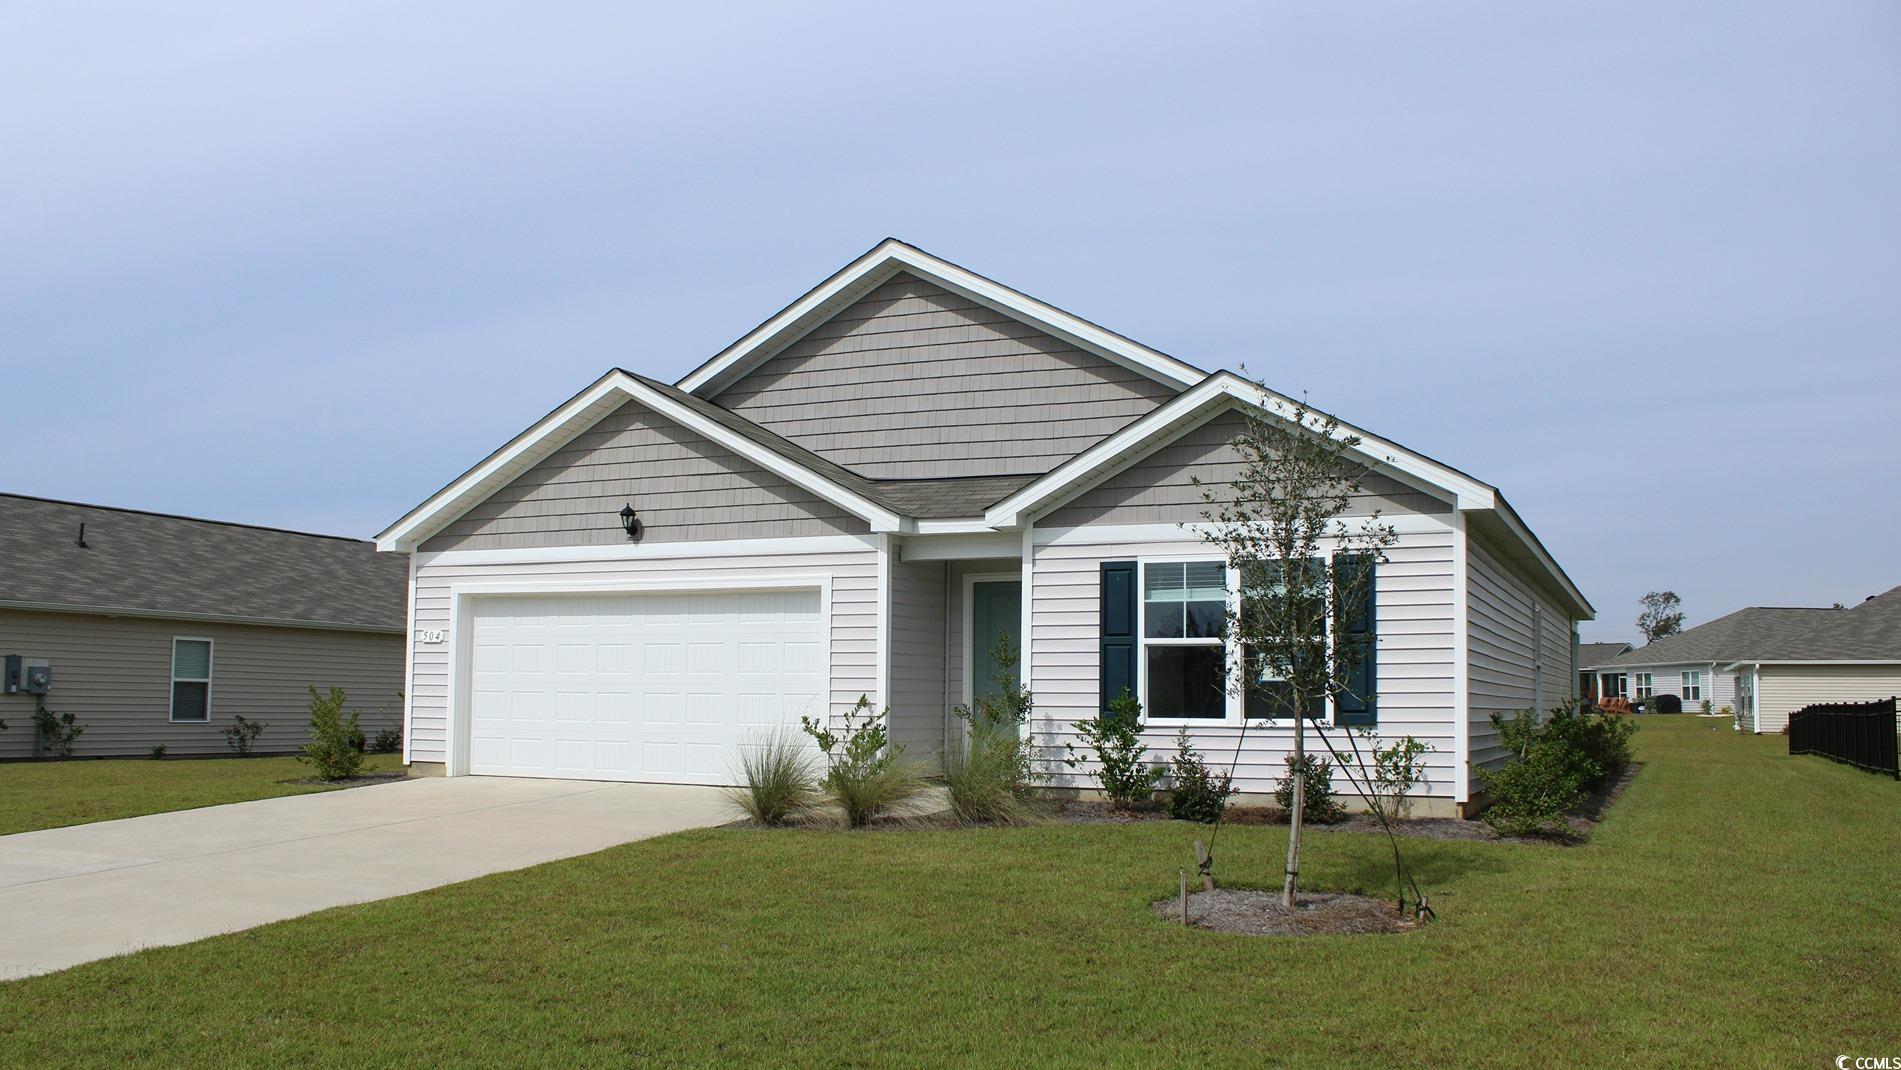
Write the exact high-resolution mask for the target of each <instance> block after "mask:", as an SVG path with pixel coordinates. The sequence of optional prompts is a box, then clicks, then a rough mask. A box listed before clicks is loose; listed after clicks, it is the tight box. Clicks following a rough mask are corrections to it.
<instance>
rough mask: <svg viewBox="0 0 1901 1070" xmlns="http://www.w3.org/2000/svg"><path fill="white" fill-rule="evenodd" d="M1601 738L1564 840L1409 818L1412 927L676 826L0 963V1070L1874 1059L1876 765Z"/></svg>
mask: <svg viewBox="0 0 1901 1070" xmlns="http://www.w3.org/2000/svg"><path fill="white" fill-rule="evenodd" d="M1637 745H1638V757H1639V759H1640V760H1642V761H1644V762H1646V763H1647V765H1646V767H1645V769H1644V770H1643V772H1642V774H1641V775H1639V776H1638V777H1637V779H1636V780H1635V782H1634V783H1633V784H1632V785H1631V787H1630V789H1629V790H1628V791H1627V792H1626V793H1625V795H1624V796H1623V798H1622V799H1620V800H1619V801H1618V803H1617V804H1616V805H1615V806H1614V807H1613V808H1612V809H1611V811H1610V812H1609V813H1608V814H1607V815H1606V820H1605V821H1604V823H1603V824H1602V825H1600V826H1599V827H1598V829H1597V830H1596V832H1595V834H1594V836H1593V838H1592V840H1591V841H1590V842H1589V843H1588V844H1586V845H1584V846H1582V847H1577V848H1554V847H1547V846H1536V845H1520V844H1496V843H1473V842H1450V841H1435V840H1417V841H1411V842H1408V843H1407V845H1406V847H1407V850H1408V852H1409V856H1410V858H1411V860H1412V863H1413V865H1414V868H1415V869H1416V870H1417V872H1418V873H1419V875H1420V878H1421V881H1422V884H1424V885H1425V886H1426V887H1427V889H1428V893H1429V894H1430V895H1431V896H1432V898H1433V902H1434V904H1435V906H1436V907H1437V908H1438V910H1439V912H1440V915H1441V920H1440V921H1439V922H1437V923H1435V924H1433V925H1431V926H1429V927H1427V928H1426V929H1424V930H1422V931H1420V932H1417V933H1412V934H1407V935H1400V936H1329V937H1313V938H1305V939H1286V938H1258V937H1245V936H1229V935H1220V934H1211V933H1206V932H1199V931H1185V930H1182V929H1180V928H1179V927H1176V926H1173V925H1169V924H1165V923H1163V922H1161V921H1158V920H1157V919H1156V918H1155V917H1154V916H1153V915H1151V914H1150V912H1149V910H1148V903H1149V901H1150V900H1152V899H1155V898H1156V897H1158V896H1161V895H1165V894H1168V893H1170V892H1172V890H1173V889H1174V886H1175V880H1176V870H1177V868H1178V867H1181V866H1183V865H1184V864H1187V863H1186V862H1185V859H1186V858H1187V857H1188V854H1189V841H1190V840H1191V839H1192V838H1193V837H1194V836H1195V835H1198V834H1201V830H1200V829H1199V828H1198V827H1195V826H1186V825H1180V824H1175V823H1165V822H1145V823H1135V824H1130V825H1120V826H1117V825H1095V826H1073V825H1072V826H1045V827H1038V828H1031V829H1024V830H997V829H985V830H972V831H912V832H897V831H880V832H869V833H837V832H823V831H796V832H786V831H779V832H764V831H741V830H730V829H729V830H709V831H701V832H693V833H685V834H681V835H677V836H671V837H666V838H662V839H657V840H649V841H644V842H641V843H636V844H630V845H628V846H625V847H620V848H616V849H613V850H609V851H604V852H601V853H599V854H595V855H589V856H586V857H582V858H578V859H572V860H569V861H565V862H559V863H554V864H550V865H546V866H541V867H538V868H535V869H531V870H524V871H520V872H516V873H507V874H501V875H497V876H493V877H486V878H483V879H480V880H476V881H470V882H468V883H465V884H460V885H453V886H450V887H446V888H441V889H437V890H435V891H431V892H425V893H422V894H419V895H413V896H409V897H406V898H402V899H396V900H389V901H385V902H381V903H372V904H367V905H363V906H357V907H348V908H343V909H338V910H331V911H327V912H324V913H321V914H317V915H313V916H310V917H307V918H302V919H298V920H294V921H289V922H284V923H280V924H276V925H271V926H267V927H265V928H262V929H258V930H254V931H251V932H248V933H241V934H237V935H233V936H227V937H219V938H215V939H211V940H206V941H203V942H200V943H197V944H192V945H187V946H184V947H176V948H164V949H157V950H153V951H146V952H141V953H139V954H136V955H132V956H129V957H126V958H122V959H116V960H109V961H105V962H98V963H93V964H90V965H87V966H81V967H78V968H76V969H73V970H69V971H66V972H64V973H60V974H54V975H50V976H46V977H40V978H33V979H29V980H26V981H20V982H15V983H12V984H8V985H3V986H0V1009H3V1010H4V1013H0V1065H90V1066H107V1065H123V1064H127V1063H175V1064H187V1065H230V1064H245V1065H303V1064H322V1065H365V1066H384V1065H387V1066H395V1065H450V1064H456V1065H492V1066H515V1065H525V1064H533V1065H596V1066H627V1065H653V1066H678V1065H708V1066H712V1065H719V1066H727V1065H772V1066H781V1065H807V1066H918V1065H979V1066H1008V1067H1019V1066H1044V1065H1049V1066H1091V1067H1099V1066H1144V1067H1147V1066H1161V1065H1168V1066H1182V1067H1226V1066H1248V1067H1252V1066H1261V1065H1271V1064H1278V1063H1296V1064H1304V1065H1319V1066H1419V1065H1474V1064H1482V1065H1578V1066H1584V1065H1590V1066H1597V1065H1604V1064H1617V1065H1621V1064H1633V1065H1660V1066H1661V1065H1703V1064H1741V1065H1777V1066H1781V1065H1798V1066H1818V1065H1829V1064H1830V1061H1831V1060H1832V1059H1833V1058H1834V1057H1835V1056H1836V1055H1840V1054H1851V1055H1853V1054H1893V1053H1894V1052H1895V1051H1896V1050H1897V1049H1901V1016H1898V1015H1897V1013H1896V1007H1897V993H1901V941H1897V940H1896V937H1895V934H1896V933H1897V932H1901V895H1897V894H1896V891H1895V884H1894V873H1895V865H1896V859H1897V858H1901V785H1896V784H1895V783H1894V782H1893V781H1890V780H1886V779H1882V778H1878V777H1874V776H1870V775H1868V774H1865V773H1861V772H1857V771H1855V770H1852V769H1848V768H1844V767H1841V766H1838V765H1834V764H1832V763H1829V762H1826V761H1823V760H1820V759H1791V758H1787V757H1785V756H1783V755H1782V753H1781V748H1782V746H1783V741H1782V740H1781V739H1778V738H1752V737H1741V736H1737V735H1736V734H1734V733H1732V732H1730V731H1728V730H1727V729H1726V728H1725V727H1724V726H1722V725H1713V724H1712V723H1711V722H1709V721H1702V720H1698V719H1697V718H1694V717H1681V718H1656V717H1652V718H1645V719H1644V720H1643V728H1642V731H1640V732H1639V733H1638V736H1637ZM128 764H129V763H128ZM180 764H181V765H182V764H183V763H180ZM194 764H201V763H194ZM6 772H9V773H10V772H11V771H10V770H8V771H6ZM1283 843H1284V840H1283V832H1282V830H1280V829H1277V828H1271V827H1248V828H1230V829H1227V830H1225V831H1224V832H1223V833H1222V834H1221V842H1220V850H1221V872H1222V874H1223V876H1224V878H1225V879H1226V880H1229V881H1236V882H1246V883H1249V884H1254V885H1257V886H1263V887H1271V886H1274V885H1275V884H1276V883H1277V882H1276V878H1275V874H1276V873H1277V871H1278V868H1279V867H1278V854H1279V852H1280V850H1281V849H1282V844H1283ZM1306 865H1307V875H1308V876H1309V877H1310V878H1311V880H1312V882H1313V883H1314V884H1315V885H1316V886H1319V887H1326V888H1333V889H1344V890H1353V889H1364V890H1367V891H1370V892H1374V893H1380V892H1383V891H1384V890H1385V889H1386V888H1387V887H1388V882H1389V881H1390V878H1391V859H1390V856H1389V855H1388V854H1387V853H1386V847H1385V843H1384V841H1383V839H1381V838H1380V837H1376V836H1371V835H1366V834H1361V833H1349V832H1317V833H1314V834H1313V836H1312V839H1311V848H1310V851H1309V852H1308V860H1307V863H1306Z"/></svg>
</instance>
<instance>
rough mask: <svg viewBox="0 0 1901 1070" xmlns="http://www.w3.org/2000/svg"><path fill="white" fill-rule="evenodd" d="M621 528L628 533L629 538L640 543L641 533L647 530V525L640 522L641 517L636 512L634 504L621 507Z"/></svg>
mask: <svg viewBox="0 0 1901 1070" xmlns="http://www.w3.org/2000/svg"><path fill="white" fill-rule="evenodd" d="M620 526H621V529H622V530H624V531H626V532H627V538H628V539H629V540H632V541H634V542H638V541H640V533H641V532H642V531H645V530H646V525H645V524H642V523H641V522H640V515H639V514H638V513H636V512H634V506H633V503H632V502H629V503H628V504H626V505H623V506H621V507H620Z"/></svg>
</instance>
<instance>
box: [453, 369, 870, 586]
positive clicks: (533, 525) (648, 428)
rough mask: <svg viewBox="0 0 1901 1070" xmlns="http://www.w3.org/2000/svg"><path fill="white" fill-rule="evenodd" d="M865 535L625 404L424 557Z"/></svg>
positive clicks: (841, 514)
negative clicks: (633, 527)
mask: <svg viewBox="0 0 1901 1070" xmlns="http://www.w3.org/2000/svg"><path fill="white" fill-rule="evenodd" d="M627 504H631V505H632V506H633V507H634V509H635V510H636V511H638V512H639V514H640V519H641V522H642V523H643V524H644V525H645V527H646V530H645V532H644V533H643V534H642V536H641V541H642V543H643V544H660V543H671V542H693V541H706V540H714V539H767V538H788V537H795V536H812V535H839V534H862V533H863V532H865V531H867V530H869V529H868V527H867V525H866V524H865V522H864V521H862V520H860V519H858V518H857V517H855V516H853V515H851V514H850V513H848V512H846V511H845V510H843V509H840V508H839V507H838V506H835V505H833V504H831V503H830V502H827V501H825V500H823V499H821V498H819V497H817V496H816V495H814V494H812V493H810V492H809V491H806V490H804V489H802V488H800V487H798V486H795V485H794V484H792V483H790V482H788V481H786V480H784V479H782V478H780V477H779V476H777V475H775V474H773V473H772V472H770V471H768V470H766V469H765V468H762V467H760V466H759V465H758V464H755V463H754V462H752V461H749V460H746V459H745V458H743V457H740V456H738V455H736V454H734V453H732V452H730V451H728V450H726V449H725V448H723V447H721V446H719V445H716V444H715V443H713V442H711V441H709V440H707V439H706V438H703V437H701V436H700V435H697V434H695V433H693V432H691V431H688V430H687V429H685V428H683V427H680V426H679V425H677V424H673V423H670V422H668V421H667V420H666V419H664V418H662V417H660V416H658V415H655V414H654V413H652V412H650V411H649V410H647V409H645V408H643V407H642V406H641V405H640V404H639V403H638V402H633V401H629V402H627V403H626V404H625V405H622V406H621V407H620V408H618V409H616V410H615V411H613V412H611V413H609V414H608V415H606V416H604V417H602V419H601V420H600V422H599V423H596V424H595V425H594V426H593V427H591V428H589V429H588V430H586V431H584V432H582V433H581V434H579V435H577V436H575V437H574V439H573V440H571V441H569V442H568V443H566V444H564V445H563V446H562V447H561V448H560V449H558V450H556V451H555V452H554V453H552V454H550V455H549V456H548V457H546V458H544V459H542V461H541V462H540V463H538V464H536V465H535V466H534V467H533V468H530V469H529V470H528V471H526V472H523V473H522V474H521V475H520V476H518V477H516V478H515V479H514V480H513V481H512V482H510V483H509V484H508V485H507V486H505V487H503V488H501V489H500V490H498V491H496V492H495V493H494V494H493V495H491V496H489V497H488V498H487V499H486V500H484V501H483V502H482V503H481V504H479V505H477V506H475V507H474V508H473V509H470V510H469V511H468V512H467V513H465V514H463V515H462V516H461V517H459V518H458V519H456V520H455V521H453V522H451V523H450V524H449V525H448V526H446V527H444V528H443V530H442V531H441V532H439V533H437V534H436V535H434V536H432V537H431V538H429V539H428V540H427V541H425V542H424V543H423V546H422V549H423V550H424V551H436V550H477V549H500V548H521V547H541V546H588V545H595V546H598V545H613V544H619V543H624V542H626V541H627V535H626V532H625V531H624V530H623V529H622V527H621V523H620V510H621V507H622V506H623V505H627Z"/></svg>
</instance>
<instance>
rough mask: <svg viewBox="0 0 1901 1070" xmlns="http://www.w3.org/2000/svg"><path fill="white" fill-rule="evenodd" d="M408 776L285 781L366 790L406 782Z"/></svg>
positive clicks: (382, 774)
mask: <svg viewBox="0 0 1901 1070" xmlns="http://www.w3.org/2000/svg"><path fill="white" fill-rule="evenodd" d="M408 779H409V774H408V773H405V772H403V771H402V770H400V769H399V770H397V771H396V772H393V773H363V774H361V775H358V776H351V777H344V778H343V779H342V780H325V779H324V778H322V777H316V776H312V777H304V778H302V779H300V780H286V781H284V783H286V784H323V785H325V786H327V787H332V788H367V787H369V786H370V785H371V784H393V783H395V782H396V781H398V780H408Z"/></svg>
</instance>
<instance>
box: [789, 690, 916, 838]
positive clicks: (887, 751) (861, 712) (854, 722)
mask: <svg viewBox="0 0 1901 1070" xmlns="http://www.w3.org/2000/svg"><path fill="white" fill-rule="evenodd" d="M799 720H800V724H801V725H802V726H803V727H804V729H805V734H806V735H809V736H811V737H812V739H813V740H814V741H815V742H817V743H818V748H819V750H820V751H822V752H823V753H824V755H825V764H826V769H825V777H824V779H823V780H822V781H821V785H822V786H823V788H824V790H825V794H826V795H827V796H828V797H830V798H831V800H832V801H833V802H835V803H837V804H838V808H839V809H840V810H841V811H843V813H844V817H845V824H846V825H848V826H850V827H852V828H864V827H865V826H867V825H869V824H871V822H872V821H873V820H874V819H876V818H879V817H882V816H885V815H887V814H891V813H894V812H897V811H899V810H901V809H903V808H905V807H907V806H908V805H909V804H912V803H914V802H916V801H917V799H918V797H919V796H921V795H923V794H924V792H925V791H926V790H927V788H928V787H929V785H928V784H926V783H925V781H924V775H923V772H922V771H921V770H920V769H919V768H918V765H917V763H916V762H912V761H907V760H905V757H904V745H903V744H901V743H893V742H892V741H891V731H890V728H889V722H890V711H889V710H885V711H881V712H877V713H873V712H872V709H871V699H870V698H868V697H866V696H864V695H860V696H858V703H857V705H855V706H853V707H852V708H851V709H850V710H849V711H848V712H847V713H846V714H845V716H844V717H843V718H842V719H841V720H840V723H839V727H838V729H837V731H833V729H832V727H831V726H830V725H828V724H823V723H821V722H820V721H818V720H816V719H814V718H811V717H802V718H800V719H799Z"/></svg>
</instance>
